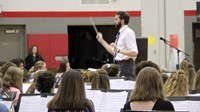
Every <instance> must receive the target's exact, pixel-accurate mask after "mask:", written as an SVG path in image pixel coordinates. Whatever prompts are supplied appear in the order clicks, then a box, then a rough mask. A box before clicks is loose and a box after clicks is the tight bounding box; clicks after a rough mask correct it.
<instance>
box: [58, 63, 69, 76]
mask: <svg viewBox="0 0 200 112" xmlns="http://www.w3.org/2000/svg"><path fill="white" fill-rule="evenodd" d="M69 68H70V64H69V62H68V61H62V62H61V63H60V66H59V69H58V73H63V72H66V71H68V70H69Z"/></svg>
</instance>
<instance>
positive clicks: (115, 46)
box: [110, 43, 118, 53]
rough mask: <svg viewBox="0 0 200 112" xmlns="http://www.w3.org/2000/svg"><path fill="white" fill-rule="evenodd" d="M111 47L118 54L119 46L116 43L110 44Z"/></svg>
mask: <svg viewBox="0 0 200 112" xmlns="http://www.w3.org/2000/svg"><path fill="white" fill-rule="evenodd" d="M110 46H111V47H113V48H114V52H116V53H117V52H118V49H117V45H116V44H115V43H110Z"/></svg>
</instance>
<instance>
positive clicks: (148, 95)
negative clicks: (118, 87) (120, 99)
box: [124, 67, 174, 112]
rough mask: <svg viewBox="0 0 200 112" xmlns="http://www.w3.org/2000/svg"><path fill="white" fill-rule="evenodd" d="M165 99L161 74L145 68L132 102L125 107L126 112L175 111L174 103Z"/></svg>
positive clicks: (150, 68)
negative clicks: (134, 111)
mask: <svg viewBox="0 0 200 112" xmlns="http://www.w3.org/2000/svg"><path fill="white" fill-rule="evenodd" d="M164 99H165V97H164V94H163V81H162V79H161V76H160V73H159V72H158V70H156V69H155V68H152V67H145V68H143V69H142V70H141V71H140V72H139V73H138V76H137V78H136V85H135V88H134V89H133V91H132V94H131V96H130V101H129V102H127V103H126V104H125V105H124V112H125V111H126V110H137V111H142V110H148V111H151V110H170V111H174V107H173V105H172V103H171V102H169V101H165V100H164Z"/></svg>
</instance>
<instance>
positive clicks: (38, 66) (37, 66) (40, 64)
mask: <svg viewBox="0 0 200 112" xmlns="http://www.w3.org/2000/svg"><path fill="white" fill-rule="evenodd" d="M34 70H35V71H37V70H43V71H46V70H47V68H46V63H45V62H44V61H37V62H36V63H35V65H34Z"/></svg>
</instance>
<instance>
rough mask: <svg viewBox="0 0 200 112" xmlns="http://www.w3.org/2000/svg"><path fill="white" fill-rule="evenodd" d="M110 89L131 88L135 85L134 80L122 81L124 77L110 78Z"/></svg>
mask: <svg viewBox="0 0 200 112" xmlns="http://www.w3.org/2000/svg"><path fill="white" fill-rule="evenodd" d="M110 87H111V89H127V90H133V88H134V87H135V81H129V80H127V81H124V79H110Z"/></svg>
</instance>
